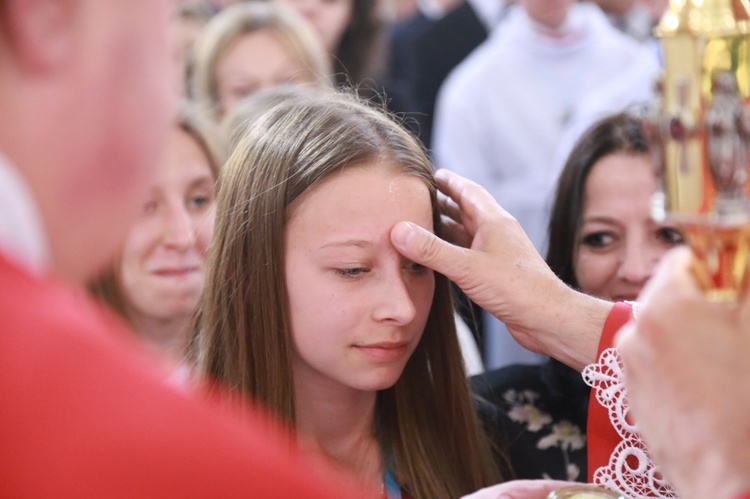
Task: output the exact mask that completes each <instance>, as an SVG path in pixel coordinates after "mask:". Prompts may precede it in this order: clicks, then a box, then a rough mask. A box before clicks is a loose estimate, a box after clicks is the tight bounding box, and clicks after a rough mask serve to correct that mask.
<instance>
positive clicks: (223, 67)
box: [191, 2, 331, 121]
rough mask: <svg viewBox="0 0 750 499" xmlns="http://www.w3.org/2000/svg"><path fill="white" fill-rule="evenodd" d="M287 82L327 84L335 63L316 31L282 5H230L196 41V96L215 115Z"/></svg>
mask: <svg viewBox="0 0 750 499" xmlns="http://www.w3.org/2000/svg"><path fill="white" fill-rule="evenodd" d="M289 83H295V84H309V85H323V86H328V85H330V84H331V66H330V61H329V59H328V57H327V55H326V52H325V50H324V48H323V46H322V45H321V44H320V41H319V39H318V36H317V35H316V33H315V31H314V30H313V29H312V28H311V27H310V25H309V24H308V23H307V22H306V21H305V20H304V19H302V18H301V17H299V16H298V15H297V14H296V13H295V12H293V11H291V10H288V9H286V8H285V7H284V6H281V5H278V4H276V3H269V2H247V3H241V4H238V5H234V6H231V7H228V8H226V9H224V10H222V11H221V12H220V13H218V14H216V16H215V17H214V18H213V19H212V20H211V21H210V22H209V23H208V24H207V25H206V27H205V28H204V30H203V32H202V33H201V35H200V37H199V38H198V40H197V41H196V45H195V70H194V73H193V75H192V82H191V88H192V96H193V98H194V99H195V101H196V102H197V103H198V105H199V106H200V108H201V109H202V110H203V112H205V113H207V114H208V115H209V116H211V117H212V118H213V119H215V120H216V121H219V120H221V118H222V117H223V116H224V114H225V113H227V112H228V111H231V110H232V109H233V108H234V107H235V106H236V105H237V104H238V102H239V101H240V100H242V98H244V97H247V96H248V95H250V94H252V93H254V92H257V91H258V90H261V89H263V88H269V87H272V86H275V85H281V84H289Z"/></svg>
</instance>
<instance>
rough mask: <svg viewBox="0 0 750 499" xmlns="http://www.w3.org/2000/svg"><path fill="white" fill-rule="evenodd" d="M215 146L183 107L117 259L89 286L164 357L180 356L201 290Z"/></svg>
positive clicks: (209, 130) (218, 150) (204, 126)
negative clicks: (162, 159) (163, 156)
mask: <svg viewBox="0 0 750 499" xmlns="http://www.w3.org/2000/svg"><path fill="white" fill-rule="evenodd" d="M222 149H223V144H222V142H221V140H220V138H219V137H218V130H216V129H215V128H214V127H213V124H212V123H211V122H209V121H207V120H206V119H205V118H203V117H202V116H201V115H200V114H197V113H196V112H195V110H193V109H191V108H188V107H184V108H183V109H182V112H181V114H180V116H179V118H178V121H177V123H176V124H175V127H174V129H173V130H172V134H171V136H170V139H169V147H168V149H167V152H168V154H167V157H166V158H165V160H164V161H163V162H162V164H161V165H160V168H159V169H158V171H157V175H156V178H155V180H154V182H153V184H152V185H151V187H150V189H149V191H148V194H147V197H146V198H145V199H144V200H143V207H142V212H141V215H140V217H139V218H138V220H137V221H136V223H135V224H133V226H132V227H131V228H130V232H129V233H128V236H127V239H126V241H125V244H124V245H123V247H122V251H121V253H120V256H119V258H118V260H117V261H116V262H115V264H114V265H113V266H112V267H111V268H110V269H108V270H107V271H106V272H105V273H104V274H103V275H102V276H101V277H100V278H98V279H97V280H96V281H94V282H93V283H91V285H90V287H91V290H92V291H93V292H94V294H95V295H97V296H99V297H100V298H101V299H102V300H103V301H104V302H105V303H106V304H107V305H109V306H110V307H111V308H112V309H114V311H115V312H117V313H118V314H119V315H120V316H121V317H122V318H123V319H125V320H126V321H127V322H128V323H129V324H130V325H132V326H133V329H134V330H135V331H137V332H138V334H139V335H140V336H141V337H142V338H143V339H145V340H146V342H147V344H148V345H150V346H153V347H155V348H156V350H157V351H159V352H161V353H163V354H166V355H168V356H169V358H170V360H172V361H177V362H181V361H183V359H184V357H185V355H186V354H187V346H188V342H189V340H190V333H191V326H192V318H193V315H194V313H195V309H196V307H197V306H198V302H199V300H200V296H201V293H202V292H203V283H204V278H205V272H206V266H207V260H208V247H209V244H210V242H211V234H212V231H213V224H214V210H215V197H216V194H215V183H216V176H217V173H218V171H219V165H220V164H221V161H222V160H221V158H223V157H225V155H224V154H223V153H222Z"/></svg>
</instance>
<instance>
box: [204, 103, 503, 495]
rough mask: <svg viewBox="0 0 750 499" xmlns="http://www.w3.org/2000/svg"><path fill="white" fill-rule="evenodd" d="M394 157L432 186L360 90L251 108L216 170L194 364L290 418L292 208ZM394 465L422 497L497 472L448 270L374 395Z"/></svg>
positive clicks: (428, 173) (424, 163) (403, 139)
mask: <svg viewBox="0 0 750 499" xmlns="http://www.w3.org/2000/svg"><path fill="white" fill-rule="evenodd" d="M372 160H377V161H383V162H386V161H387V162H388V163H389V164H395V165H396V167H397V168H399V169H400V170H402V171H403V173H405V174H407V175H414V176H416V177H419V178H420V179H422V180H423V181H424V182H425V184H427V185H428V187H429V190H430V197H431V200H432V207H433V221H434V225H435V230H436V232H437V233H438V234H439V232H440V216H439V212H438V207H437V198H436V186H435V181H434V178H433V175H432V169H431V166H430V163H429V161H428V159H427V157H426V155H425V153H424V151H423V150H422V149H421V147H420V146H419V145H418V143H417V142H416V140H415V139H414V138H413V137H412V136H410V135H409V134H408V133H407V132H406V131H404V130H403V129H402V128H401V127H400V126H399V125H398V124H396V123H395V122H393V121H392V120H391V119H390V118H389V117H387V116H386V115H384V114H382V113H380V112H378V111H376V110H374V109H372V108H370V107H368V106H367V105H365V104H363V103H362V102H360V101H359V100H358V99H356V98H355V97H352V96H349V95H344V94H339V93H335V92H333V91H331V92H319V93H318V94H317V95H311V94H310V93H308V92H305V93H300V94H299V95H297V96H291V95H290V96H288V97H287V98H286V99H284V100H282V101H279V102H277V103H275V104H273V105H272V106H271V108H270V109H268V110H267V111H266V112H265V113H263V114H261V115H260V116H259V117H257V118H256V119H254V120H253V121H252V122H251V123H250V124H248V128H247V129H246V130H245V132H244V135H243V136H242V137H241V139H240V141H239V142H238V144H237V147H236V148H235V149H234V152H233V153H232V155H231V156H230V158H229V160H228V162H227V164H226V165H225V167H224V168H223V170H222V172H221V175H220V177H219V188H218V208H217V220H216V225H215V230H214V239H213V243H212V255H211V260H210V263H209V275H208V279H207V280H206V288H205V295H204V300H203V302H202V310H201V318H200V323H199V324H198V325H197V327H196V331H199V333H198V336H197V337H196V339H195V342H194V348H197V361H198V364H199V368H200V370H201V371H203V372H204V373H207V374H208V375H209V376H211V377H213V378H215V379H217V380H219V381H220V382H222V383H223V384H225V385H227V386H228V387H230V388H231V389H233V390H235V391H236V392H237V393H241V394H249V395H251V396H252V397H253V398H255V399H256V400H258V401H260V402H262V403H263V404H265V405H266V406H267V407H269V408H270V409H271V410H272V411H273V412H274V413H276V414H277V415H279V416H280V418H281V419H282V420H284V421H285V422H286V423H287V424H289V425H290V426H291V427H294V425H295V403H294V393H295V392H294V380H293V374H292V334H291V331H290V324H291V322H290V316H289V313H290V312H289V305H288V299H287V289H286V284H285V275H284V249H285V246H284V240H285V232H286V226H287V215H288V213H287V210H288V207H289V206H290V205H291V204H292V203H293V202H294V201H295V200H296V199H297V198H299V196H300V195H302V194H303V193H305V192H306V191H308V190H309V189H311V188H313V187H314V186H316V185H318V184H319V183H320V182H322V181H323V180H324V179H326V178H328V177H330V176H331V175H335V174H336V173H337V172H340V171H341V170H343V169H346V168H349V167H355V166H356V165H361V164H362V163H364V162H367V161H372ZM375 420H376V422H377V423H376V424H377V428H375V430H374V431H375V435H376V436H377V438H378V440H379V442H380V446H381V449H382V451H383V455H384V456H387V465H388V466H389V467H392V470H391V471H392V472H393V474H394V476H397V477H399V482H400V483H401V485H402V486H403V487H404V488H405V489H406V490H408V492H409V493H410V494H411V495H412V496H413V497H415V498H441V497H458V496H461V495H463V494H466V493H468V492H471V491H473V490H476V489H479V488H481V487H484V486H487V485H489V484H491V483H495V482H496V481H497V480H498V478H499V477H498V476H497V472H496V470H495V467H494V466H493V464H492V461H491V458H490V454H489V446H488V444H487V438H486V437H485V435H484V434H483V432H482V430H481V429H480V426H479V424H478V421H477V417H476V414H475V411H474V407H473V402H472V398H471V396H470V393H469V390H468V385H467V381H466V375H465V372H464V367H463V361H462V357H461V352H460V349H459V344H458V340H457V337H456V331H455V325H454V319H453V307H452V303H451V298H450V291H449V283H448V280H447V279H446V278H445V277H444V276H442V275H438V274H436V275H435V295H434V298H433V301H432V307H431V310H430V313H429V317H428V320H427V325H426V327H425V332H424V335H423V336H422V339H421V341H420V343H419V345H418V346H417V348H416V350H415V351H414V353H413V355H412V356H411V358H410V359H409V361H408V363H407V365H406V367H405V369H404V372H403V374H402V375H401V377H400V378H399V380H398V381H397V382H396V384H395V385H394V386H393V387H391V388H388V389H385V390H381V391H379V392H378V395H377V402H376V414H375Z"/></svg>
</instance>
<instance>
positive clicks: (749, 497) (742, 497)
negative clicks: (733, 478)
mask: <svg viewBox="0 0 750 499" xmlns="http://www.w3.org/2000/svg"><path fill="white" fill-rule="evenodd" d="M732 499H750V491H748V492H743V493H742V494H738V495H736V496H734V497H733V498H732Z"/></svg>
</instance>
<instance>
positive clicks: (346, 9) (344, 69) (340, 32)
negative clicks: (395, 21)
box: [272, 0, 385, 87]
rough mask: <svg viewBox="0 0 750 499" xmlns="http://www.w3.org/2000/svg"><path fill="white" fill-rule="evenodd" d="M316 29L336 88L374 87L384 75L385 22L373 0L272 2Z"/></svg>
mask: <svg viewBox="0 0 750 499" xmlns="http://www.w3.org/2000/svg"><path fill="white" fill-rule="evenodd" d="M272 1H273V2H275V3H279V4H282V5H285V6H287V7H289V8H291V9H293V10H295V11H297V12H298V13H299V14H301V15H302V16H303V17H305V18H306V19H307V20H308V21H309V22H310V23H311V24H312V25H313V27H314V28H315V31H316V32H317V33H318V35H319V36H320V39H321V40H322V41H323V45H324V46H325V49H326V51H327V52H328V56H329V58H330V61H331V64H332V66H333V72H334V75H335V81H336V85H347V86H354V87H358V86H360V85H362V84H363V83H366V84H368V85H372V84H373V83H374V82H375V81H377V80H379V79H380V77H381V76H382V73H383V63H384V57H385V53H384V38H383V36H384V31H383V29H384V21H383V18H382V11H381V10H380V9H379V8H378V5H379V2H377V1H374V0H272Z"/></svg>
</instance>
